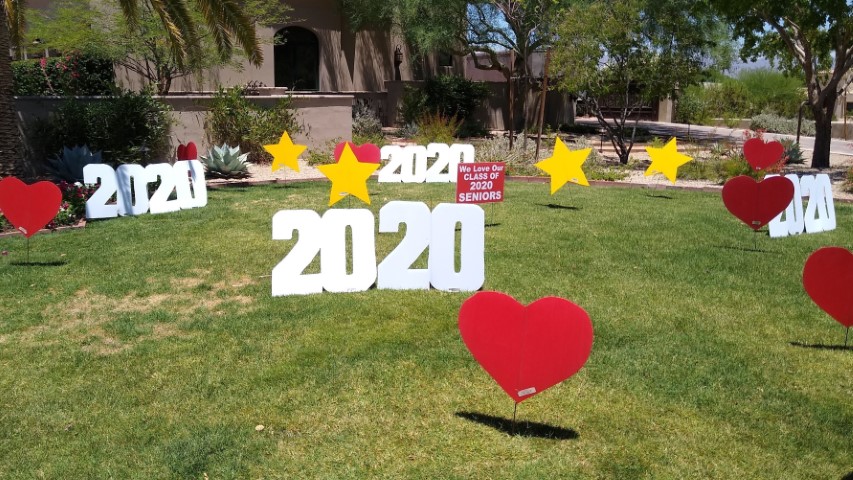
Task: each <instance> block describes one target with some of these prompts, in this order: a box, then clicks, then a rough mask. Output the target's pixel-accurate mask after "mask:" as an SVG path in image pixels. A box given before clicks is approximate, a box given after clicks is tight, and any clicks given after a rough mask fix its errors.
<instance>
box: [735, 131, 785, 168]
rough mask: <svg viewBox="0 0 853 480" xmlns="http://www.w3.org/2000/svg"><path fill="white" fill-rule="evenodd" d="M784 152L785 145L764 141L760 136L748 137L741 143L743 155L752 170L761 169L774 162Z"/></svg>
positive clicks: (777, 160)
mask: <svg viewBox="0 0 853 480" xmlns="http://www.w3.org/2000/svg"><path fill="white" fill-rule="evenodd" d="M784 154H785V147H784V146H782V144H781V143H779V142H777V141H775V140H774V141H772V142H767V143H764V140H762V139H760V138H750V139H749V140H747V141H746V142H745V143H744V144H743V156H744V157H746V161H747V162H749V164H750V165H752V169H753V170H762V169H765V168H767V167H769V166H771V165H774V164H776V163H777V162H779V160H780V159H781V158H782V155H784Z"/></svg>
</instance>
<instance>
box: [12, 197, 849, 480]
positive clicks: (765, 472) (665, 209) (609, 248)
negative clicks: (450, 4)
mask: <svg viewBox="0 0 853 480" xmlns="http://www.w3.org/2000/svg"><path fill="white" fill-rule="evenodd" d="M370 188H371V193H372V199H373V205H372V206H371V207H370V208H371V209H373V210H374V212H378V209H379V208H380V207H381V206H382V205H384V204H385V203H386V202H387V201H390V200H397V199H401V200H423V201H426V202H427V203H428V204H430V206H435V205H436V204H437V203H439V202H440V201H452V198H453V189H454V187H453V186H450V185H434V184H433V185H423V186H411V185H408V186H402V185H389V184H381V185H379V184H376V183H371V184H370ZM328 194H329V184H328V183H327V182H316V183H301V184H293V185H287V186H282V185H276V186H263V187H251V188H228V189H221V190H215V191H211V192H210V203H209V204H208V206H207V207H205V208H203V209H196V210H189V211H181V212H177V213H171V214H164V215H143V216H139V217H125V218H118V219H113V220H108V221H97V222H91V223H90V224H89V225H88V226H87V227H86V228H85V229H81V230H74V231H68V232H62V233H56V234H45V235H37V236H35V237H33V238H32V239H31V241H30V242H31V245H30V248H31V252H30V257H31V261H33V262H35V263H36V264H35V265H29V266H24V265H20V264H19V262H21V261H22V260H24V258H25V241H24V239H23V237H14V238H2V239H0V250H8V251H9V252H10V253H9V255H8V256H5V257H0V296H2V298H3V301H2V303H0V432H2V434H0V478H3V479H6V478H27V479H30V478H65V479H67V478H86V479H89V478H121V479H126V478H139V479H152V478H196V479H201V478H204V476H205V474H207V477H208V478H210V479H220V478H402V477H407V478H531V479H542V478H608V479H609V478H613V479H632V478H654V479H659V478H690V479H698V478H732V479H755V478H767V479H780V478H786V479H792V478H821V479H840V478H841V477H843V476H845V475H848V474H851V473H853V441H851V437H853V349H848V350H844V349H840V348H829V347H831V346H837V345H840V344H841V343H842V342H843V339H844V330H843V328H842V327H841V326H840V325H839V324H838V323H836V322H835V321H833V320H832V319H830V318H829V317H828V316H827V315H826V314H824V313H823V312H822V311H820V310H819V309H818V307H817V306H816V305H814V303H812V301H811V300H810V299H809V298H808V296H807V295H806V293H805V291H804V289H803V287H802V282H801V273H802V269H803V264H804V262H805V260H806V258H807V257H808V255H809V254H810V253H811V252H812V251H814V250H815V249H817V248H818V247H821V246H825V245H839V246H844V247H846V248H848V249H849V248H853V207H851V206H850V205H844V204H837V205H836V211H837V218H838V229H837V230H835V231H833V232H827V233H821V234H813V235H801V236H797V237H789V238H783V239H770V238H769V237H767V236H766V234H765V233H762V234H761V235H754V234H753V233H752V232H751V230H750V229H749V228H747V227H746V226H745V225H743V224H741V223H740V221H738V220H736V219H735V218H734V217H733V216H731V215H730V214H729V213H728V212H727V211H726V210H725V208H724V206H723V203H722V201H721V199H720V196H719V195H718V194H709V193H696V192H686V191H674V192H669V191H666V192H663V191H659V190H643V189H623V188H596V187H592V188H582V187H577V186H568V187H565V188H564V189H563V190H561V191H559V192H557V194H556V195H554V196H553V197H551V196H549V195H548V186H547V184H521V183H509V184H508V186H507V201H506V202H505V203H503V204H499V205H495V206H493V207H491V206H486V207H485V210H486V218H487V223H489V224H494V225H492V226H489V227H487V228H486V285H485V288H486V289H489V290H497V291H502V292H505V293H508V294H510V295H513V296H514V297H516V298H517V299H518V300H519V301H521V302H524V303H529V302H532V301H534V300H536V299H537V298H540V297H542V296H547V295H558V296H562V297H565V298H568V299H570V300H572V301H573V302H575V303H577V304H579V305H580V306H582V307H583V308H585V309H586V311H587V312H588V313H589V315H590V317H591V318H592V322H593V325H594V328H595V343H594V345H593V349H592V355H591V357H590V359H589V362H588V363H587V365H586V367H584V368H583V369H582V370H581V371H580V372H579V373H578V374H577V375H576V376H574V377H572V378H571V379H569V380H568V381H566V382H564V383H562V384H560V385H558V386H556V387H554V388H552V389H550V390H548V391H546V392H544V393H542V394H540V395H537V396H536V397H534V398H532V399H530V400H528V401H526V402H523V403H522V404H520V406H519V409H518V415H519V419H520V421H522V422H530V423H529V425H527V426H525V425H521V426H520V427H519V433H520V435H515V436H510V435H509V434H508V419H509V418H511V416H512V410H513V402H512V400H510V399H509V397H507V396H506V395H505V394H504V393H503V392H502V391H501V390H500V388H499V387H498V386H497V384H496V383H494V382H493V381H492V379H491V378H490V377H489V376H488V375H487V374H486V373H485V372H484V371H483V370H482V369H481V368H480V366H479V365H478V364H477V363H476V362H475V361H474V360H473V358H472V357H471V356H470V354H469V353H468V351H467V350H466V348H465V346H464V345H463V343H462V341H461V339H460V336H459V332H458V329H457V326H456V322H457V314H458V311H459V307H460V306H461V304H462V302H463V301H464V300H465V299H466V298H468V296H469V295H470V294H469V293H443V292H439V291H435V290H433V291H407V292H398V291H387V290H383V291H379V290H376V289H371V290H369V291H367V292H362V293H349V294H333V293H323V294H319V295H311V296H292V297H276V298H273V297H271V295H270V277H269V276H270V273H271V271H272V268H273V266H275V265H276V264H277V263H278V262H279V261H280V260H281V259H282V258H283V257H284V256H285V255H286V253H287V252H288V251H289V249H290V247H291V246H292V244H293V242H284V241H273V240H271V237H272V235H271V219H272V216H273V214H274V213H275V212H276V211H278V210H281V209H294V208H309V209H315V210H318V211H324V210H325V209H326V207H325V205H326V201H327V199H328ZM360 205H361V204H360V202H358V201H357V200H354V199H353V201H350V200H349V199H345V200H344V201H342V202H339V204H338V205H337V206H336V208H337V207H338V206H340V207H342V208H347V207H352V208H358V207H359V206H360ZM400 237H401V235H396V234H381V235H379V236H378V240H377V242H378V243H377V258H378V259H380V260H381V259H382V258H384V256H385V255H386V254H387V252H389V251H390V250H391V249H392V248H393V247H394V246H395V245H396V244H397V242H398V241H399V238H400ZM756 237H757V238H756ZM754 241H756V243H757V246H758V250H759V251H755V250H754V249H753V242H754ZM316 263H318V262H315V265H314V267H313V268H316ZM256 425H264V426H265V428H264V429H263V430H262V431H256Z"/></svg>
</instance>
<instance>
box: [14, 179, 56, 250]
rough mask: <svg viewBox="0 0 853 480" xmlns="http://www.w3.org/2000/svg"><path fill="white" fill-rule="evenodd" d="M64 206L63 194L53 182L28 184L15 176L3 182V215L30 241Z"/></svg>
mask: <svg viewBox="0 0 853 480" xmlns="http://www.w3.org/2000/svg"><path fill="white" fill-rule="evenodd" d="M61 205H62V192H60V191H59V187H57V186H56V185H54V184H52V183H50V182H36V183H34V184H32V185H27V184H26V183H24V182H22V181H20V180H18V179H17V178H15V177H6V178H4V179H3V180H0V212H3V215H4V216H5V217H6V220H8V221H9V223H11V224H12V226H13V227H15V228H16V229H17V230H18V231H20V232H21V233H23V234H24V236H25V237H27V238H30V237H32V236H33V235H35V234H36V232H38V231H39V230H41V229H42V228H44V227H45V225H47V224H48V223H50V221H51V220H53V219H54V217H56V214H57V213H58V212H59V207H60V206H61Z"/></svg>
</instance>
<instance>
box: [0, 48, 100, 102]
mask: <svg viewBox="0 0 853 480" xmlns="http://www.w3.org/2000/svg"><path fill="white" fill-rule="evenodd" d="M12 77H13V83H14V88H15V95H60V96H61V95H109V94H111V93H113V91H114V90H115V89H116V84H115V73H114V70H113V64H112V62H111V61H109V60H104V59H99V58H93V57H88V56H84V55H80V54H78V53H69V54H66V55H64V56H61V57H51V58H42V59H39V60H21V61H17V62H13V63H12Z"/></svg>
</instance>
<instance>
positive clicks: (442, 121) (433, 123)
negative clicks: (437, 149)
mask: <svg viewBox="0 0 853 480" xmlns="http://www.w3.org/2000/svg"><path fill="white" fill-rule="evenodd" d="M461 125H462V122H461V121H460V120H459V119H458V118H456V117H445V116H443V115H441V114H440V113H428V114H426V115H424V116H423V117H421V120H420V122H418V134H417V135H415V141H416V142H417V143H418V144H421V145H426V144H428V143H433V142H436V143H453V139H454V138H455V137H456V132H457V131H459V127H460V126H461Z"/></svg>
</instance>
